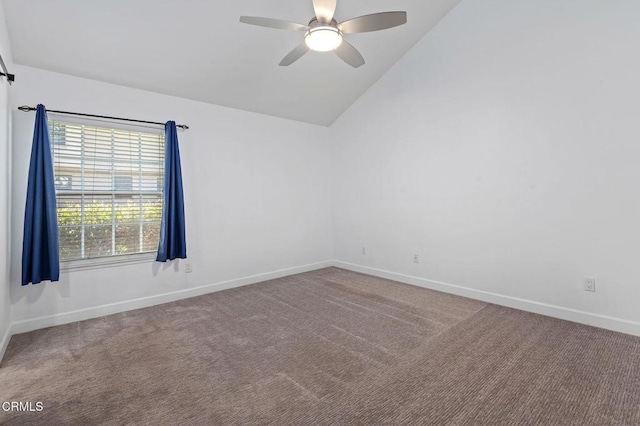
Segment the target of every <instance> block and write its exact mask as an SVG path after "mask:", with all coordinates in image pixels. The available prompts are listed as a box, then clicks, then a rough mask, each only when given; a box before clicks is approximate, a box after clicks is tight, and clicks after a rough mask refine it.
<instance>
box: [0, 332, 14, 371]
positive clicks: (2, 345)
mask: <svg viewBox="0 0 640 426" xmlns="http://www.w3.org/2000/svg"><path fill="white" fill-rule="evenodd" d="M12 335H13V333H12V332H11V324H9V326H8V327H7V331H6V333H4V336H3V337H2V340H0V362H2V358H3V357H4V353H5V352H6V351H7V346H9V340H11V336H12Z"/></svg>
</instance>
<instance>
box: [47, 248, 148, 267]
mask: <svg viewBox="0 0 640 426" xmlns="http://www.w3.org/2000/svg"><path fill="white" fill-rule="evenodd" d="M155 260H156V252H155V251H154V252H147V253H135V254H121V255H117V256H108V257H97V258H94V259H79V260H66V261H62V262H60V270H61V271H76V270H81V269H101V268H108V267H113V266H120V265H130V264H135V263H149V262H154V261H155Z"/></svg>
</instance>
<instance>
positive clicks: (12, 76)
mask: <svg viewBox="0 0 640 426" xmlns="http://www.w3.org/2000/svg"><path fill="white" fill-rule="evenodd" d="M0 67H2V71H3V72H0V76H3V77H7V81H8V82H9V84H11V83H13V82H14V81H15V80H16V76H15V74H10V73H9V71H7V66H6V65H5V64H4V61H3V60H2V56H0Z"/></svg>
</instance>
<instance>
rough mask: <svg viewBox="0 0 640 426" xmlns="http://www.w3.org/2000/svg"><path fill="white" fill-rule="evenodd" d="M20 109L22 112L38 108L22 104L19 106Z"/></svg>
mask: <svg viewBox="0 0 640 426" xmlns="http://www.w3.org/2000/svg"><path fill="white" fill-rule="evenodd" d="M18 109H19V110H20V111H22V112H29V111H35V110H36V109H35V108H33V107H30V106H26V105H22V106H20V107H18Z"/></svg>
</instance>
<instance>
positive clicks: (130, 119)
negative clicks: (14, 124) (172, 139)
mask: <svg viewBox="0 0 640 426" xmlns="http://www.w3.org/2000/svg"><path fill="white" fill-rule="evenodd" d="M18 109H19V110H20V111H23V112H29V111H35V110H36V109H35V108H34V107H30V106H26V105H22V106H21V107H18ZM47 112H53V113H55V114H65V115H78V116H80V117H92V118H105V119H107V120H120V121H129V122H131V123H145V124H157V125H158V126H164V123H160V122H157V121H145V120H134V119H132V118H120V117H109V116H107V115H95V114H83V113H80V112H69V111H56V110H54V109H48V110H47ZM176 127H180V128H181V129H182V130H189V126H187V125H186V124H176Z"/></svg>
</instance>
